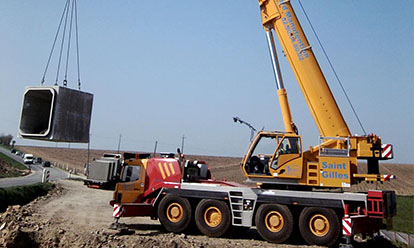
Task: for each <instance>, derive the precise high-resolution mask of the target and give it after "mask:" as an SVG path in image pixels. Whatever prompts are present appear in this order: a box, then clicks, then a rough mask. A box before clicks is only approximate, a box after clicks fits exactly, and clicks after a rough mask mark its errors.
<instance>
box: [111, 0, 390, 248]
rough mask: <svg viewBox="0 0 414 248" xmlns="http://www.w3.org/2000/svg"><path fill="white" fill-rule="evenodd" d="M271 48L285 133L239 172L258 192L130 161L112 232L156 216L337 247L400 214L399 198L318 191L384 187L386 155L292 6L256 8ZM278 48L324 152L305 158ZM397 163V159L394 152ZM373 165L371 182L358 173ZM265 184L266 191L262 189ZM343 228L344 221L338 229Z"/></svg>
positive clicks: (260, 145)
mask: <svg viewBox="0 0 414 248" xmlns="http://www.w3.org/2000/svg"><path fill="white" fill-rule="evenodd" d="M259 4H260V10H261V15H262V22H263V26H264V28H265V30H266V34H267V39H268V42H269V48H270V54H271V58H272V62H273V68H274V72H275V78H276V84H277V88H278V90H277V94H278V96H279V100H280V105H281V109H282V116H283V121H284V126H285V132H277V131H259V132H258V133H257V135H256V137H255V138H254V140H253V141H252V142H251V144H250V147H249V150H248V152H247V153H246V155H245V156H244V158H243V160H242V163H241V167H242V171H243V172H244V173H245V174H246V176H247V177H248V180H250V181H251V182H256V183H258V185H259V186H258V187H249V186H246V185H242V184H238V183H234V182H228V181H225V180H221V181H218V180H215V179H214V178H212V175H211V172H210V169H209V166H208V165H207V163H206V162H203V161H189V160H185V159H184V156H183V154H181V152H180V151H179V149H178V155H179V156H178V158H174V157H151V155H149V154H133V155H132V156H130V155H128V156H126V154H124V164H123V168H122V173H121V176H120V179H121V181H120V182H119V183H118V184H117V185H116V189H115V192H114V195H113V199H112V201H111V202H110V204H111V205H113V206H114V214H113V216H114V217H115V218H116V222H115V223H114V225H113V227H114V228H121V229H122V228H123V227H122V224H119V223H118V220H119V218H121V217H135V216H150V217H151V218H153V219H159V220H160V223H161V224H162V226H163V227H164V228H165V229H166V230H167V231H170V232H176V233H181V232H183V231H185V230H187V229H188V228H191V227H193V226H194V225H192V224H191V223H192V222H193V223H195V226H197V228H198V230H199V231H200V232H201V233H203V234H205V235H207V236H210V237H219V236H222V235H224V234H225V233H226V232H227V231H228V230H229V229H230V227H231V226H233V227H243V228H250V227H253V226H255V227H256V229H257V231H258V233H259V234H260V236H261V237H263V239H265V240H267V241H269V242H274V243H282V242H284V241H286V240H287V239H288V238H289V237H291V236H292V235H294V232H293V230H294V229H298V230H299V232H300V234H301V236H302V237H303V239H304V240H305V241H306V242H307V243H308V244H310V245H324V246H332V245H334V244H336V243H337V242H338V240H339V239H340V237H341V236H342V237H344V238H345V240H346V243H347V245H348V246H349V245H350V242H351V240H352V238H353V236H354V235H355V234H363V235H367V234H368V235H373V234H374V233H378V232H379V230H380V229H382V228H384V224H383V223H384V220H385V219H386V220H387V223H388V222H389V221H391V219H392V217H393V216H395V215H396V197H395V192H394V191H379V190H375V191H373V190H370V191H368V193H351V192H343V191H341V190H337V191H336V192H331V190H311V189H313V188H320V187H329V188H340V189H342V188H343V187H350V185H351V184H353V183H356V182H357V181H358V179H362V180H363V179H365V180H381V181H383V180H386V178H387V177H385V176H384V175H379V174H378V160H380V159H385V158H386V157H387V156H386V155H383V154H385V153H384V152H383V151H382V150H381V149H382V144H381V140H380V139H379V137H377V136H375V135H367V136H352V135H351V133H350V131H349V128H348V127H347V124H346V122H345V120H344V118H343V116H342V114H341V112H340V110H339V108H338V106H337V104H336V102H335V99H334V97H333V95H332V93H331V91H330V89H329V87H328V84H327V83H326V80H325V78H324V76H323V73H322V71H321V69H320V67H319V65H318V63H317V61H316V59H315V56H314V55H313V52H312V49H311V47H310V45H309V42H308V41H307V39H306V37H305V35H304V33H303V31H302V29H301V27H300V24H299V22H298V20H297V18H296V15H295V13H294V12H293V9H292V7H291V5H290V2H289V1H288V0H284V1H276V0H259ZM273 31H274V32H275V33H276V34H277V36H278V38H279V40H280V43H281V44H282V47H283V49H284V51H285V55H286V57H287V58H288V60H289V63H290V65H291V67H292V69H293V71H294V74H295V75H296V78H297V81H298V82H299V85H300V88H301V90H302V92H303V94H304V96H305V99H306V101H307V103H308V106H309V108H310V110H311V112H312V115H313V118H314V119H315V122H316V125H317V126H318V129H319V132H320V135H321V138H320V144H319V145H318V146H315V147H310V149H309V150H307V151H305V152H302V139H301V136H300V135H298V133H297V129H296V127H295V125H294V124H293V121H292V117H291V114H290V108H289V104H288V99H287V94H286V90H285V89H284V85H283V80H282V77H281V73H280V69H279V64H278V60H277V56H276V49H275V43H274V41H273V33H272V32H273ZM391 154H392V153H391ZM357 159H367V160H368V174H364V175H362V174H358V173H357ZM259 183H260V184H259ZM341 220H342V222H341Z"/></svg>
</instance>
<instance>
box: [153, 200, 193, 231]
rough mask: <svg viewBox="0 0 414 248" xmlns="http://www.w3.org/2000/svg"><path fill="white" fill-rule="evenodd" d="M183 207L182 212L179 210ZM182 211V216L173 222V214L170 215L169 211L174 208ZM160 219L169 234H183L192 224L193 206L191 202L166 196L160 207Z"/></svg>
mask: <svg viewBox="0 0 414 248" xmlns="http://www.w3.org/2000/svg"><path fill="white" fill-rule="evenodd" d="M179 206H181V208H182V210H181V209H179V208H180V207H179ZM174 207H175V209H176V210H178V211H181V214H182V216H181V217H180V218H177V220H171V219H172V218H171V213H168V211H169V209H171V208H174ZM168 216H170V218H169V217H168ZM158 218H159V220H160V222H161V225H162V226H163V227H164V228H165V230H167V231H168V232H174V233H181V232H183V231H184V230H185V229H187V227H188V226H189V225H190V222H191V205H190V202H189V201H188V200H187V199H185V198H181V197H178V196H173V195H167V196H165V197H164V198H163V199H162V200H161V202H160V204H159V206H158Z"/></svg>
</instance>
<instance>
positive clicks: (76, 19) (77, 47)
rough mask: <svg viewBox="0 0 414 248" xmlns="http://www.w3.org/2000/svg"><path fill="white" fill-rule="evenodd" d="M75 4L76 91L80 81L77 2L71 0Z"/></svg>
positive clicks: (79, 87)
mask: <svg viewBox="0 0 414 248" xmlns="http://www.w3.org/2000/svg"><path fill="white" fill-rule="evenodd" d="M73 1H74V2H75V31H76V61H77V68H78V89H79V90H80V89H81V79H80V64H79V61H80V59H79V34H78V3H77V0H73Z"/></svg>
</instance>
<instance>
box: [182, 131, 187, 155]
mask: <svg viewBox="0 0 414 248" xmlns="http://www.w3.org/2000/svg"><path fill="white" fill-rule="evenodd" d="M186 138H187V137H185V136H184V134H183V137H182V140H181V153H184V139H186Z"/></svg>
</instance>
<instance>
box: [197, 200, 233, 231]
mask: <svg viewBox="0 0 414 248" xmlns="http://www.w3.org/2000/svg"><path fill="white" fill-rule="evenodd" d="M195 223H196V225H197V227H198V229H199V230H200V232H202V233H203V234H205V235H207V236H210V237H220V236H222V235H223V234H224V233H226V232H227V230H228V229H229V227H230V224H231V213H230V210H229V207H228V206H227V204H226V203H225V202H223V201H218V200H210V199H203V200H201V201H200V203H199V204H198V205H197V208H196V211H195Z"/></svg>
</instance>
